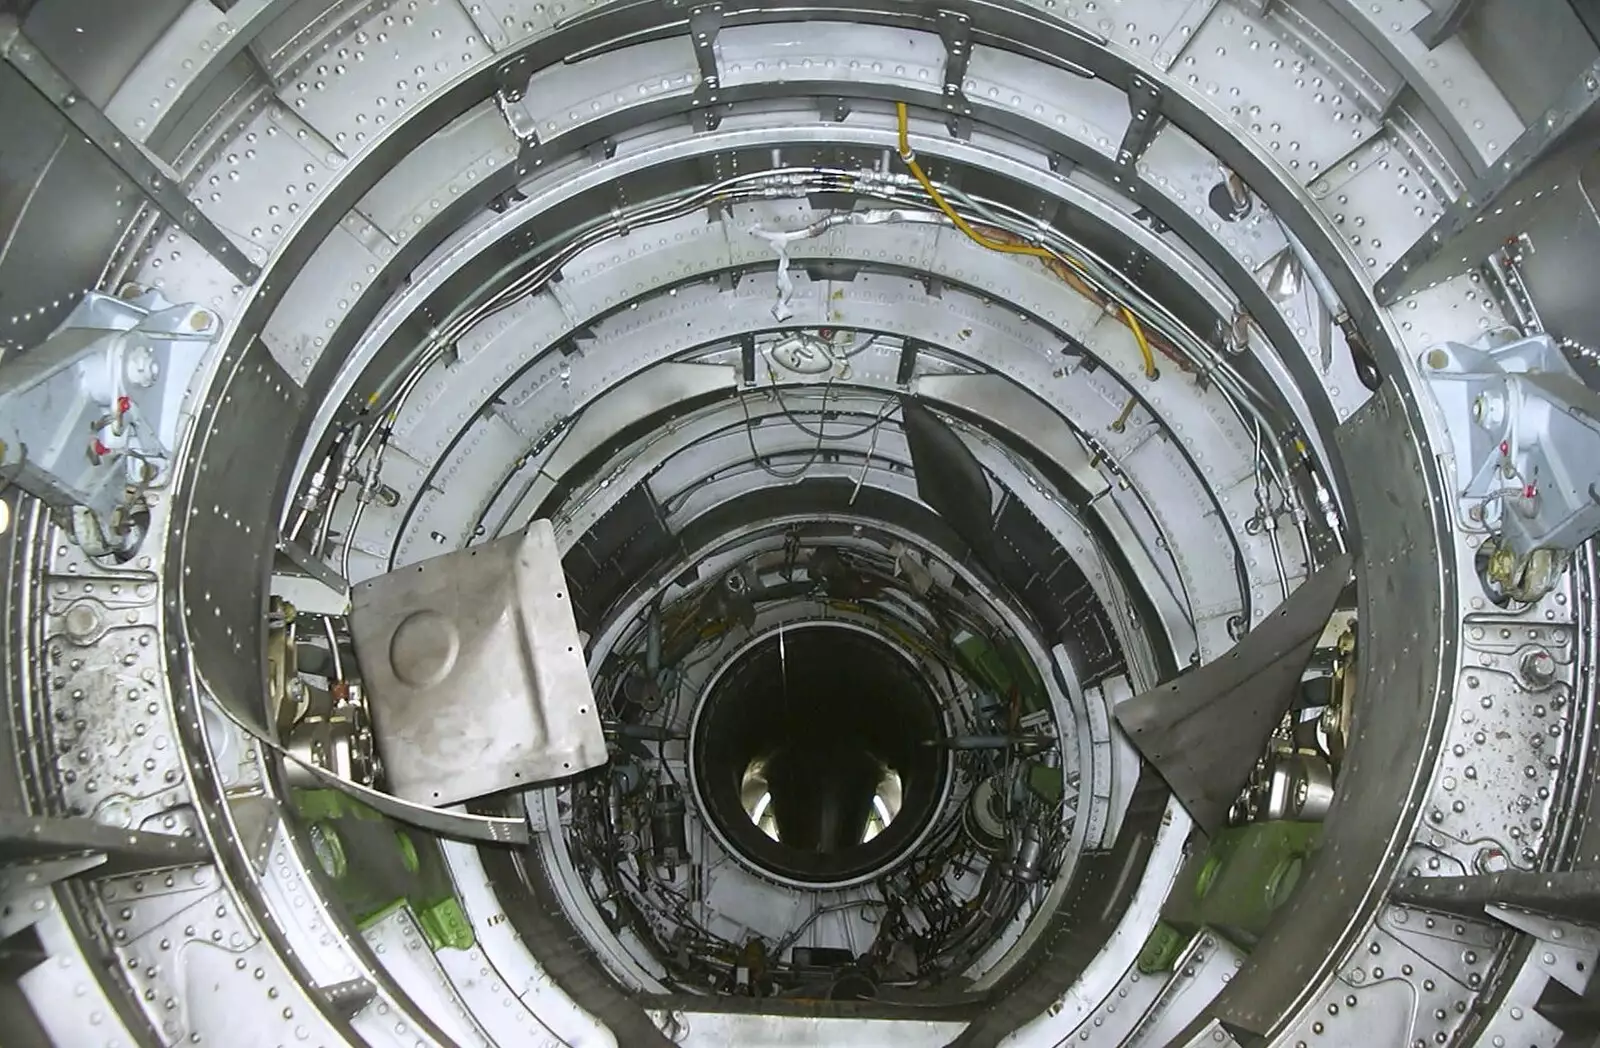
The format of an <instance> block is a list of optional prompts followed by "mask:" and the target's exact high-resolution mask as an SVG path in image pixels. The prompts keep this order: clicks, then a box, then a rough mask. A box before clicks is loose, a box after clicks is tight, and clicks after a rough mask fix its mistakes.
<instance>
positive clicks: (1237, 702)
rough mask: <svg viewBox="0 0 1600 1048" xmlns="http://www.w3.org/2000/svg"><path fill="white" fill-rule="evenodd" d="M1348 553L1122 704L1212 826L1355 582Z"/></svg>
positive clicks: (1198, 817) (1133, 729)
mask: <svg viewBox="0 0 1600 1048" xmlns="http://www.w3.org/2000/svg"><path fill="white" fill-rule="evenodd" d="M1350 565H1351V559H1350V557H1349V556H1348V555H1341V556H1339V557H1338V558H1336V559H1335V560H1334V561H1332V562H1331V563H1329V564H1327V565H1326V566H1324V567H1323V568H1321V569H1319V570H1318V571H1317V572H1316V573H1315V574H1313V575H1312V576H1311V577H1310V578H1309V579H1307V580H1306V581H1305V583H1304V584H1302V585H1301V586H1300V588H1299V589H1297V590H1295V591H1294V592H1293V593H1291V594H1290V595H1289V597H1288V599H1287V600H1285V601H1284V602H1283V603H1282V604H1280V605H1279V606H1278V607H1277V609H1276V610H1274V611H1273V613H1272V614H1271V615H1268V616H1267V617H1266V618H1265V619H1263V620H1262V621H1261V623H1260V624H1259V625H1257V626H1256V628H1255V629H1253V630H1251V631H1250V632H1249V633H1247V634H1245V636H1244V639H1242V640H1241V641H1239V643H1237V644H1235V645H1234V646H1233V648H1232V649H1231V650H1230V651H1229V652H1228V653H1227V654H1226V655H1223V656H1222V657H1221V658H1219V659H1216V660H1214V661H1212V662H1209V663H1207V664H1206V665H1204V666H1201V667H1200V668H1199V669H1197V670H1193V671H1192V672H1189V673H1185V674H1184V675H1182V676H1180V677H1178V678H1176V679H1175V680H1171V681H1169V682H1167V683H1166V684H1163V685H1161V686H1160V687H1158V688H1153V689H1151V690H1150V691H1147V692H1145V693H1144V694H1142V695H1136V696H1134V697H1133V698H1131V699H1129V700H1128V701H1126V702H1124V703H1121V704H1120V705H1118V706H1117V709H1116V716H1117V721H1118V722H1119V723H1120V724H1121V725H1122V729H1123V730H1124V731H1126V732H1127V733H1128V737H1129V739H1130V740H1132V742H1133V744H1134V745H1135V746H1136V747H1138V749H1139V752H1140V753H1142V754H1144V756H1145V759H1147V760H1148V761H1149V762H1150V763H1151V764H1154V765H1155V766H1156V770H1157V771H1159V772H1160V773H1161V777H1162V778H1164V779H1166V780H1167V785H1168V786H1170V787H1171V788H1172V792H1173V793H1174V794H1175V795H1176V796H1177V798H1178V800H1179V802H1180V803H1182V804H1183V806H1184V807H1185V808H1187V809H1188V811H1189V815H1190V816H1191V817H1192V818H1193V819H1194V821H1195V824H1196V825H1197V826H1199V827H1200V828H1201V829H1202V830H1204V831H1205V833H1206V834H1207V835H1212V834H1215V833H1216V831H1217V830H1219V829H1221V828H1222V827H1223V825H1224V824H1225V823H1226V821H1227V817H1228V809H1229V808H1230V807H1231V806H1232V805H1233V802H1234V800H1235V799H1236V798H1237V797H1238V796H1239V791H1240V790H1242V789H1243V788H1244V785H1245V783H1246V782H1247V781H1248V779H1249V778H1250V772H1251V769H1253V768H1254V767H1255V763H1256V760H1257V759H1258V758H1260V756H1261V755H1262V753H1263V751H1264V750H1265V749H1266V745H1267V739H1268V737H1269V736H1270V735H1271V734H1272V731H1273V729H1274V728H1276V727H1277V726H1278V724H1279V723H1280V722H1281V721H1282V720H1283V715H1284V713H1285V712H1286V711H1287V710H1288V709H1289V707H1290V705H1291V704H1292V703H1293V702H1294V698H1295V695H1296V694H1297V693H1298V692H1299V689H1300V677H1301V675H1302V674H1303V673H1304V671H1305V667H1306V663H1307V661H1309V660H1310V658H1311V652H1312V649H1313V648H1315V647H1316V643H1317V638H1318V637H1320V636H1321V635H1322V632H1323V630H1324V628H1326V626H1327V624H1328V619H1329V617H1330V616H1331V615H1332V614H1333V610H1334V608H1335V607H1336V606H1337V605H1338V601H1339V596H1340V594H1341V593H1343V592H1344V589H1345V586H1346V585H1347V584H1348V583H1349V581H1350Z"/></svg>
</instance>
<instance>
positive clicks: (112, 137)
mask: <svg viewBox="0 0 1600 1048" xmlns="http://www.w3.org/2000/svg"><path fill="white" fill-rule="evenodd" d="M0 58H4V59H5V61H6V63H7V64H9V65H10V66H11V67H12V68H13V69H15V70H16V71H17V72H19V73H21V74H22V77H23V79H24V80H26V81H28V83H30V84H32V85H33V87H34V90H36V91H38V92H39V94H41V95H43V96H44V98H45V101H47V102H49V103H50V105H52V106H53V107H55V110H56V112H58V113H60V114H61V115H62V116H63V117H65V118H66V120H67V122H68V123H70V124H71V125H72V126H73V127H74V128H76V129H77V131H78V133H80V134H81V135H83V137H84V138H86V139H88V140H89V143H90V144H91V145H93V146H94V147H95V148H96V149H98V150H99V151H100V153H101V155H102V156H104V157H105V158H106V159H107V160H109V161H110V162H111V163H112V165H113V166H115V167H116V169H117V170H119V171H121V172H122V173H123V175H124V176H126V177H127V178H128V179H129V180H130V181H132V182H133V184H134V185H135V186H137V187H138V188H139V191H140V192H141V193H143V194H144V195H145V196H146V197H147V198H149V200H150V202H151V203H153V204H155V206H156V207H158V208H160V209H161V211H162V213H163V214H165V215H166V216H167V218H169V219H171V220H172V221H173V222H174V223H176V224H177V225H178V227H179V228H181V229H182V230H183V231H184V232H185V233H188V234H189V235H190V236H191V237H193V238H194V240H195V242H196V243H198V244H199V245H200V246H201V247H203V248H205V249H206V250H207V251H208V252H210V253H211V255H212V256H213V257H214V258H216V260H217V261H218V262H221V263H222V264H223V265H224V266H226V267H227V269H228V272H230V273H232V274H233V275H234V277H235V278H236V279H237V280H238V281H239V282H240V283H241V284H245V285H249V284H254V283H255V282H256V278H257V277H258V276H260V275H261V269H260V267H258V266H257V265H256V264H255V263H253V262H251V261H250V259H249V258H248V257H246V255H245V253H244V252H243V251H241V250H240V249H239V247H238V245H236V244H235V243H234V242H233V241H232V240H230V239H228V235H227V234H226V233H224V232H223V231H222V230H221V229H219V228H218V227H217V225H216V224H215V223H213V222H212V221H211V220H210V219H209V218H207V217H206V216H205V215H204V214H202V213H201V211H200V208H199V207H197V206H196V205H195V202H194V201H193V200H191V199H189V195H188V194H187V193H185V192H184V190H183V185H182V183H180V182H179V181H178V179H177V178H176V176H175V175H174V174H173V172H172V171H171V170H170V169H169V168H168V167H167V165H166V164H164V163H163V162H162V161H161V160H160V159H158V158H157V157H155V156H154V155H153V154H151V153H150V152H148V151H147V150H146V149H145V147H144V146H143V145H141V144H140V143H138V142H136V141H134V140H133V139H131V138H129V137H128V136H127V135H125V134H123V133H122V131H121V130H119V129H118V127H117V125H116V124H114V123H112V122H111V118H110V117H108V116H106V115H105V113H103V112H101V111H100V109H99V108H98V107H97V106H95V105H94V103H92V102H90V101H89V100H88V99H86V98H84V97H83V93H82V92H81V91H79V90H78V87H77V85H76V84H74V83H73V82H72V81H71V80H69V79H68V78H67V75H66V74H65V73H63V72H62V71H61V70H59V69H57V68H56V67H55V66H54V65H52V64H51V62H50V60H49V59H47V58H46V57H45V56H44V54H43V52H41V51H40V50H39V49H38V48H37V47H36V46H34V44H33V42H32V41H31V40H29V39H28V38H27V37H26V36H24V35H23V33H22V30H21V28H20V27H19V26H18V25H17V20H16V19H15V18H14V17H12V16H10V15H0Z"/></svg>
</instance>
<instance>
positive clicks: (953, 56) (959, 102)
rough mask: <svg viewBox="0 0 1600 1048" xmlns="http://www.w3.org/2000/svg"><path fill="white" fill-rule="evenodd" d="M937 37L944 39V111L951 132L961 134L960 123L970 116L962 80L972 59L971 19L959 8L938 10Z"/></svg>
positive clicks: (970, 110) (970, 109)
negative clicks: (956, 9)
mask: <svg viewBox="0 0 1600 1048" xmlns="http://www.w3.org/2000/svg"><path fill="white" fill-rule="evenodd" d="M938 25H939V39H940V40H942V41H943V42H944V111H945V113H946V114H948V116H947V119H948V121H949V124H950V133H951V134H952V135H957V136H958V137H962V136H961V135H960V132H959V130H958V129H959V127H960V126H961V125H962V124H963V123H964V122H966V121H968V120H969V119H970V118H971V116H972V104H971V103H970V102H969V101H967V93H966V89H965V86H964V85H965V84H966V80H967V63H968V62H970V61H971V60H972V19H971V18H969V17H968V16H967V15H965V14H962V13H961V12H959V11H940V12H939V15H938Z"/></svg>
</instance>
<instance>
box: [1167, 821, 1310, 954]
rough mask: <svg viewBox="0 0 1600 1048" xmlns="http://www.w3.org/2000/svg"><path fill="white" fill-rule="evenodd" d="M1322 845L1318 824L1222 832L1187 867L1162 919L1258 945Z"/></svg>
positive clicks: (1269, 824) (1281, 823) (1264, 825)
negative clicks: (1217, 931) (1211, 929)
mask: <svg viewBox="0 0 1600 1048" xmlns="http://www.w3.org/2000/svg"><path fill="white" fill-rule="evenodd" d="M1321 841H1322V824H1321V823H1318V822H1288V821H1273V822H1258V823H1253V824H1251V825H1249V826H1236V827H1232V828H1230V829H1226V830H1223V831H1222V832H1221V833H1219V834H1217V836H1216V839H1215V840H1213V841H1212V842H1211V846H1210V847H1209V848H1207V849H1205V850H1204V851H1201V852H1198V853H1196V854H1195V855H1193V856H1191V857H1190V858H1189V860H1188V861H1187V862H1185V863H1184V865H1183V869H1182V870H1181V871H1179V873H1178V879H1177V881H1176V882H1175V883H1174V884H1173V888H1172V893H1171V894H1170V895H1168V896H1167V902H1166V905H1165V906H1163V907H1162V909H1161V918H1162V920H1163V921H1165V922H1167V923H1168V924H1170V925H1172V926H1173V927H1174V928H1177V929H1179V930H1181V931H1184V932H1188V933H1193V932H1195V931H1198V930H1199V929H1200V928H1201V927H1202V926H1205V925H1210V926H1212V927H1214V928H1216V929H1218V930H1219V931H1221V932H1222V933H1223V934H1224V935H1227V936H1228V937H1229V938H1232V939H1234V940H1235V941H1238V942H1246V943H1250V942H1255V941H1256V940H1257V939H1259V938H1260V937H1261V935H1262V934H1263V933H1264V932H1265V931H1266V929H1267V925H1268V924H1270V923H1271V921H1272V917H1273V915H1274V914H1275V913H1276V912H1277V911H1278V910H1279V909H1281V908H1282V907H1283V905H1284V903H1285V902H1287V901H1288V900H1289V898H1290V896H1291V895H1293V893H1294V889H1295V887H1296V886H1297V885H1298V884H1299V883H1300V878H1301V874H1302V873H1303V872H1304V871H1305V865H1306V863H1307V862H1309V861H1310V860H1311V857H1312V856H1313V855H1315V854H1316V850H1317V848H1318V846H1319V845H1320V844H1321Z"/></svg>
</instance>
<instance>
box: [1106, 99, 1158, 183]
mask: <svg viewBox="0 0 1600 1048" xmlns="http://www.w3.org/2000/svg"><path fill="white" fill-rule="evenodd" d="M1128 111H1129V113H1130V114H1131V118H1130V119H1129V121H1128V128H1127V130H1126V131H1124V132H1123V133H1122V143H1121V144H1120V145H1118V146H1117V164H1118V165H1119V166H1120V167H1123V168H1125V169H1127V170H1128V171H1129V172H1130V173H1131V172H1132V170H1133V168H1134V167H1135V166H1136V165H1137V164H1138V163H1139V158H1140V157H1142V156H1144V151H1145V150H1146V149H1149V148H1150V143H1151V142H1152V141H1154V140H1155V137H1156V132H1157V131H1159V130H1161V121H1162V119H1163V117H1162V115H1161V89H1160V88H1159V87H1157V86H1156V85H1155V83H1154V82H1153V81H1152V80H1150V79H1149V78H1148V77H1146V76H1145V75H1144V74H1142V73H1135V74H1134V75H1133V79H1132V80H1131V81H1129V83H1128ZM1117 180H1118V181H1119V182H1123V181H1125V180H1124V179H1123V178H1121V177H1119V178H1118V179H1117Z"/></svg>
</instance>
